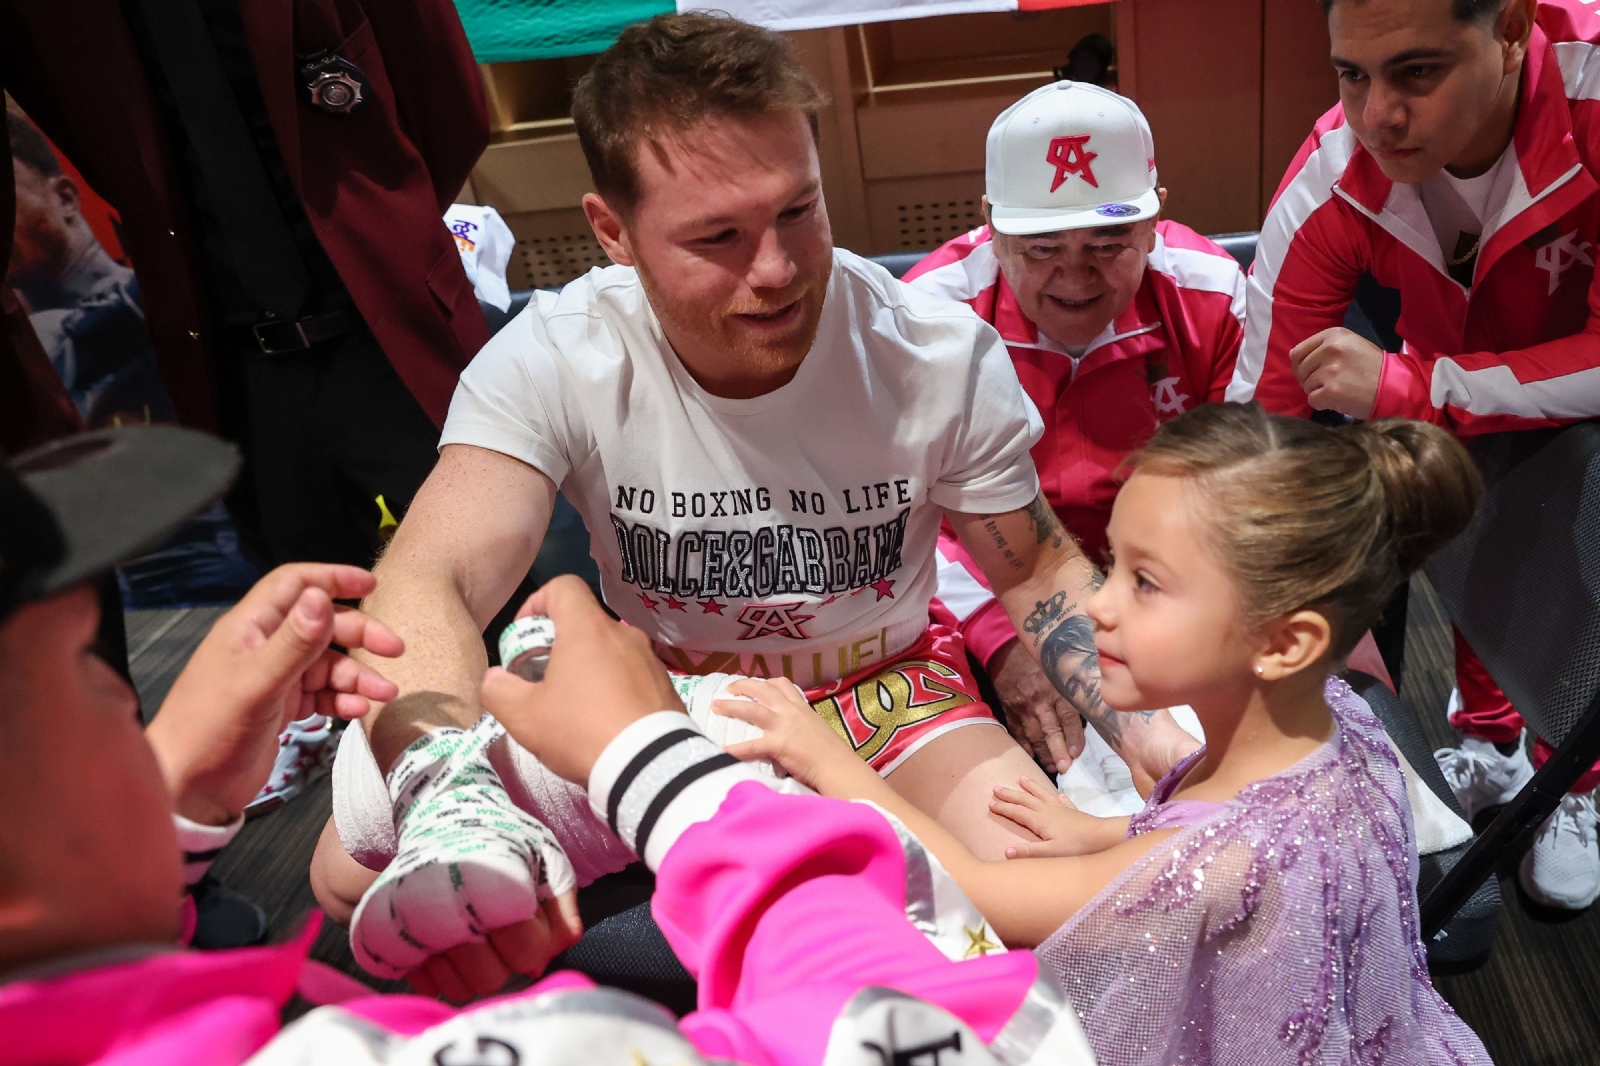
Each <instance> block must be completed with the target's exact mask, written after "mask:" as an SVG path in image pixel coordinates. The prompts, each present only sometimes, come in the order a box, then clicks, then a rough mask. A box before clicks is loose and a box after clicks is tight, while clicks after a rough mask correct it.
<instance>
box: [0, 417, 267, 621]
mask: <svg viewBox="0 0 1600 1066" xmlns="http://www.w3.org/2000/svg"><path fill="white" fill-rule="evenodd" d="M238 469H239V453H238V450H237V449H236V448H234V446H233V445H231V444H225V443H223V442H222V441H220V440H217V439H216V438H215V437H211V436H207V435H206V434H204V433H199V432H196V431H195V430H192V429H180V428H179V427H177V426H126V427H122V428H119V429H102V430H96V431H94V432H92V433H82V434H79V435H78V436H74V437H67V438H65V439H63V440H59V441H55V442H53V443H50V444H46V445H44V446H43V447H40V448H35V449H33V450H32V451H28V452H24V453H23V454H21V455H19V456H17V457H16V458H15V459H13V460H11V462H10V463H9V464H7V463H0V623H3V622H4V621H5V620H6V619H7V618H9V617H10V616H11V613H12V612H13V611H15V610H16V609H17V608H18V607H20V606H21V605H22V604H24V603H27V602H28V601H30V600H37V599H42V598H44V597H46V596H50V595H52V594H54V593H57V592H60V591H61V590H63V589H66V588H70V587H71V586H73V585H76V584H78V583H79V582H81V581H84V580H87V579H88V578H91V577H94V576H95V575H96V574H100V573H103V572H105V571H107V570H109V569H111V568H112V567H114V566H116V565H117V564H118V563H122V562H126V561H127V560H129V559H132V558H135V557H136V556H138V555H140V554H142V553H144V552H146V551H148V550H150V549H151V548H154V547H155V546H156V545H158V544H160V543H161V541H162V540H163V539H164V538H165V537H166V536H167V535H168V534H170V533H171V532H172V531H173V530H175V529H177V528H178V526H179V525H181V524H182V523H183V520H184V519H186V518H188V517H189V516H190V515H192V514H194V513H196V512H197V511H200V510H202V509H203V508H205V507H206V506H207V505H208V504H210V503H211V502H212V501H213V500H216V499H218V498H219V497H220V496H221V495H222V494H223V493H224V492H226V491H228V486H229V485H231V484H232V483H233V478H234V474H235V473H237V472H238Z"/></svg>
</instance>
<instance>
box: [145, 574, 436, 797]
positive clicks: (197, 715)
mask: <svg viewBox="0 0 1600 1066" xmlns="http://www.w3.org/2000/svg"><path fill="white" fill-rule="evenodd" d="M374 583H375V582H374V579H373V577H372V575H371V574H370V573H368V572H367V571H365V570H362V569H360V568H359V567H354V566H335V565H329V564H321V563H293V564H290V565H288V566H280V567H279V568H278V569H276V570H274V571H272V573H270V574H268V575H267V576H266V577H264V578H262V579H261V580H260V581H258V582H256V584H255V586H254V587H253V588H251V590H250V591H249V592H247V593H246V594H245V597H244V599H242V600H241V601H239V603H238V604H237V605H235V606H234V608H233V609H232V610H230V611H229V612H228V613H227V614H225V615H223V616H222V617H221V618H219V619H218V620H217V622H216V624H215V625H214V626H212V627H211V632H210V633H208V634H206V638H205V639H204V640H203V641H201V642H200V646H199V647H198V648H197V649H195V653H194V655H193V657H192V658H190V660H189V664H188V665H187V666H186V667H184V670H183V673H182V674H180V675H179V676H178V680H177V681H176V682H174V684H173V686H172V691H171V692H170V693H168V695H167V698H166V701H165V702H164V703H162V705H161V710H160V712H159V713H158V714H157V715H156V717H155V720H154V721H152V722H151V723H150V728H149V729H148V730H146V731H145V736H146V738H147V739H148V741H149V742H150V746H151V747H152V748H154V749H155V753H156V758H157V760H158V761H159V762H160V764H161V769H162V772H163V773H164V774H165V776H166V779H167V785H168V787H169V788H170V789H171V790H172V795H173V802H174V806H175V809H176V810H177V811H178V813H179V814H182V815H184V816H185V817H187V818H190V819H192V820H194V821H197V822H202V823H209V824H212V825H221V824H225V823H226V822H229V821H232V820H233V818H235V817H237V816H238V814H239V812H240V811H242V810H243V809H244V807H245V804H247V803H249V802H250V800H251V799H252V798H254V797H255V795H256V793H257V792H259V791H260V790H261V786H262V785H264V784H266V781H267V776H268V775H269V774H270V773H271V772H272V761H273V759H274V757H275V756H276V755H277V751H278V734H280V733H281V732H283V729H284V727H285V726H287V725H288V724H289V723H290V722H292V721H294V720H295V719H298V718H304V717H306V716H307V715H310V714H326V715H329V716H338V717H341V718H358V717H360V716H361V715H364V714H366V713H367V709H368V703H367V701H368V700H377V701H379V702H382V701H384V700H391V699H394V698H395V697H396V696H397V695H399V689H398V688H396V686H395V685H394V683H393V682H391V681H389V680H388V679H387V678H385V677H384V676H383V675H382V674H380V673H378V672H377V671H376V670H374V669H372V667H370V666H365V665H363V664H361V663H358V662H356V661H355V660H354V659H351V658H348V657H347V656H346V655H345V654H344V653H343V652H341V651H338V650H335V649H334V648H333V647H332V646H331V645H333V644H339V645H342V646H343V647H345V648H352V649H353V648H360V649H362V650H364V651H367V652H370V653H371V654H373V655H379V656H384V657H393V656H396V655H399V654H400V653H401V652H402V651H403V650H404V644H403V643H402V642H401V640H400V638H399V637H397V636H395V635H394V633H392V632H390V631H389V629H388V628H387V627H386V626H384V625H383V624H382V623H380V622H377V621H374V620H373V619H371V618H368V617H367V616H366V615H364V614H362V613H361V612H360V611H357V610H353V609H351V608H347V607H338V606H335V604H334V602H333V601H334V600H336V599H356V598H359V597H361V596H365V595H366V594H367V593H369V592H371V591H372V589H373V586H374Z"/></svg>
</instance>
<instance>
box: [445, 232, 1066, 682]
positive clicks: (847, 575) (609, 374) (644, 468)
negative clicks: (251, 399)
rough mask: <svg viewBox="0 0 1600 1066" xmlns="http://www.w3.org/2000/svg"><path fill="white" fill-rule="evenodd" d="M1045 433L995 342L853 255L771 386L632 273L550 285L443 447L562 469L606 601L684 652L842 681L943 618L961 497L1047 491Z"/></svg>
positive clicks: (473, 372) (454, 417) (555, 475)
mask: <svg viewBox="0 0 1600 1066" xmlns="http://www.w3.org/2000/svg"><path fill="white" fill-rule="evenodd" d="M1043 431H1044V426H1043V423H1042V422H1041V421H1040V419H1039V415H1038V412H1037V411H1035V410H1034V407H1033V404H1032V403H1031V402H1030V401H1029V400H1028V397H1027V394H1026V393H1024V392H1023V390H1022V386H1021V384H1020V383H1019V382H1018V381H1017V375H1016V371H1015V369H1013V367H1012V364H1011V357H1010V355H1009V354H1007V352H1006V348H1005V344H1004V343H1003V342H1002V341H1001V340H1000V335H999V334H998V333H996V332H995V331H994V329H993V328H992V327H991V326H989V325H988V324H987V323H985V322H983V321H981V320H980V319H979V318H978V317H977V316H976V315H974V314H973V313H972V312H971V310H970V309H968V308H967V307H966V306H965V305H962V304H958V303H950V302H947V301H944V300H940V299H938V298H936V297H933V296H929V295H927V294H925V293H922V292H918V291H916V290H914V289H912V288H910V287H909V286H906V285H903V284H901V283H900V282H898V281H896V280H894V278H893V277H891V276H890V275H889V273H888V272H887V271H885V270H883V269H882V268H881V267H878V266H876V265H875V264H872V263H869V262H867V261H865V260H863V259H861V258H859V257H857V256H855V255H852V254H850V253H849V252H845V251H836V252H835V253H834V264H833V273H832V276H831V278H830V280H829V282H828V291H827V296H826V299H825V301H824V303H823V310H822V318H821V323H820V326H819V329H818V332H817V339H816V342H815V343H814V344H813V345H812V348H811V352H810V353H809V354H808V355H807V356H806V358H805V360H804V361H803V362H802V363H801V364H800V369H799V371H798V372H797V373H796V374H795V376H794V379H793V380H791V381H790V382H789V383H788V384H786V385H784V386H783V387H782V388H779V389H775V390H774V391H772V392H769V393H767V394H765V395H763V396H758V397H755V398H753V399H744V400H730V399H723V398H720V397H717V396H712V395H711V394H709V393H707V392H706V391H705V390H704V389H702V388H700V386H699V385H698V384H696V383H695V381H694V379H693V378H691V377H690V376H689V374H688V372H687V371H685V370H684V368H683V365H682V363H680V362H679V361H678V357H677V355H676V354H675V353H674V352H673V351H672V348H671V346H670V345H669V344H668V343H667V341H666V338H665V336H664V335H663V334H662V331H661V326H660V323H659V321H658V320H657V318H656V316H655V313H654V311H652V310H651V308H650V305H649V302H648V301H647V300H646V298H645V294H644V290H643V288H642V287H641V286H640V284H639V280H638V276H637V274H636V273H635V271H634V270H632V269H631V268H627V267H608V268H606V269H604V270H593V271H590V272H589V274H588V275H587V276H585V277H583V278H580V279H578V280H577V281H574V282H572V283H571V284H570V285H568V286H567V287H566V288H565V289H563V290H562V291H561V292H560V293H546V292H541V293H538V294H537V298H536V299H535V300H534V301H533V302H531V303H530V304H529V306H528V308H527V310H526V311H524V312H523V313H522V314H520V315H518V316H517V317H516V318H515V319H514V320H512V321H511V322H510V323H509V324H508V325H506V326H505V328H504V329H502V330H501V331H500V332H499V333H498V334H496V335H495V337H494V339H493V340H491V341H490V342H489V343H488V344H487V345H486V346H485V347H484V349H483V350H482V351H481V352H479V353H478V355H477V357H476V358H475V359H474V360H473V361H472V364H471V365H470V366H468V367H467V369H466V371H465V372H463V373H462V375H461V382H460V384H459V385H458V386H457V388H456V392H455V397H454V399H452V401H451V404H450V416H449V418H448V419H447V420H446V422H445V427H444V434H443V437H442V438H441V440H440V446H441V447H442V446H443V445H446V444H473V445H477V446H478V447H481V448H489V449H492V450H494V451H498V452H503V453H504V454H506V455H510V456H513V457H515V458H517V459H521V460H522V461H523V462H526V463H528V464H530V465H532V466H534V467H536V468H538V469H539V470H542V471H543V472H544V473H545V474H547V475H548V476H549V477H550V478H551V480H553V481H555V482H556V484H557V485H559V486H560V487H561V490H562V492H563V493H565V494H566V496H567V498H568V499H570V500H571V501H572V502H573V504H574V505H575V506H576V507H577V508H578V510H579V511H580V512H581V513H582V514H583V517H584V521H585V522H586V523H587V524H588V527H589V535H590V551H591V553H592V554H593V555H594V558H595V560H596V562H597V563H598V564H599V568H600V581H601V586H602V589H603V591H604V593H605V598H606V602H607V603H608V604H609V605H610V607H611V609H612V610H614V611H616V612H617V614H618V615H620V616H621V617H622V618H623V619H625V620H626V621H627V622H628V623H629V624H631V625H636V626H638V627H640V628H641V629H643V630H645V631H646V632H648V633H649V634H650V635H651V637H652V638H654V640H655V641H656V643H657V651H658V653H660V654H661V656H662V658H663V659H664V660H665V661H666V663H667V664H668V665H669V666H672V667H675V668H678V669H683V670H688V671H691V672H696V673H702V672H708V671H711V670H722V671H726V672H729V673H745V674H755V675H758V676H777V675H779V674H784V675H786V676H789V677H791V678H793V679H794V680H795V681H796V682H797V683H799V684H800V685H801V686H802V687H810V686H814V685H818V684H824V683H826V682H828V681H831V680H835V679H837V678H839V677H842V676H845V675H848V674H851V673H854V672H855V671H856V670H858V669H861V668H862V667H863V666H864V665H870V664H871V663H872V662H874V661H884V660H885V659H889V658H892V657H894V656H895V655H897V654H898V653H899V652H900V651H902V650H903V649H904V648H906V647H907V646H909V645H910V644H911V643H913V642H914V641H915V640H916V638H917V637H918V636H919V635H920V634H921V632H922V631H923V629H924V628H926V626H927V622H928V600H929V599H930V597H932V596H933V595H934V591H935V585H936V580H935V559H934V546H935V543H936V541H937V538H938V531H939V523H940V520H941V518H942V514H943V510H942V509H949V510H952V511H965V512H973V513H1001V512H1005V511H1012V510H1016V509H1017V508H1020V507H1023V506H1025V505H1027V504H1028V503H1029V502H1030V501H1031V500H1032V499H1033V497H1034V495H1035V494H1036V493H1037V492H1038V491H1039V479H1038V475H1037V474H1036V473H1035V472H1034V468H1033V461H1032V459H1031V458H1030V456H1029V454H1028V449H1029V448H1030V447H1032V445H1033V443H1034V442H1035V441H1036V440H1037V439H1038V438H1039V437H1040V435H1041V434H1042V433H1043Z"/></svg>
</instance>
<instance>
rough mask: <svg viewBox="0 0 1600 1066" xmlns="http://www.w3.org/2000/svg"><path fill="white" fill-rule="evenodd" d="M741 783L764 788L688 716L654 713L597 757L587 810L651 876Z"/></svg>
mask: <svg viewBox="0 0 1600 1066" xmlns="http://www.w3.org/2000/svg"><path fill="white" fill-rule="evenodd" d="M741 781H759V782H760V783H762V784H763V785H768V784H769V782H768V781H767V780H766V778H764V777H763V776H762V775H761V773H760V772H758V771H757V770H756V769H755V767H753V766H749V765H747V764H745V763H742V762H740V761H739V760H738V759H735V758H734V757H733V756H732V755H729V754H728V753H727V752H725V751H723V750H722V749H721V748H719V747H717V746H716V745H715V744H713V743H712V742H711V741H710V740H707V739H706V737H705V734H703V733H701V732H700V730H699V729H698V728H697V727H696V726H695V724H694V722H693V721H692V720H691V719H690V718H689V716H688V715H686V714H684V713H682V712H681V711H658V712H656V713H655V714H652V715H649V716H647V717H645V718H641V719H639V721H637V722H635V723H633V724H632V725H630V726H629V727H628V728H627V729H624V730H623V731H622V732H621V733H619V734H617V736H616V738H615V739H613V740H612V741H611V743H610V744H608V745H607V746H606V750H605V751H603V752H601V753H600V758H599V759H597V760H595V764H594V769H593V770H591V771H590V772H589V806H590V807H591V808H592V809H593V810H594V813H595V814H596V815H597V816H598V817H600V818H604V819H605V821H606V824H607V825H608V826H610V827H611V831H612V832H613V833H615V834H616V835H617V837H618V838H619V839H621V840H622V842H623V843H624V844H626V845H628V847H630V848H632V849H633V852H634V854H635V855H638V856H639V857H640V858H641V859H643V860H644V861H645V864H646V865H648V866H649V867H650V869H652V870H655V869H657V868H659V867H660V865H661V860H662V859H664V858H666V855H667V852H668V851H669V850H671V848H672V845H673V844H675V843H677V840H678V838H679V837H680V836H682V835H683V833H684V831H685V830H686V829H688V828H689V827H690V826H691V825H694V824H695V823H696V822H703V821H706V820H707V819H709V818H710V817H711V816H712V815H714V814H716V813H717V809H718V808H719V807H721V806H722V801H723V800H724V799H726V798H727V796H728V792H729V790H731V789H732V788H733V786H734V785H737V784H738V783H739V782H741Z"/></svg>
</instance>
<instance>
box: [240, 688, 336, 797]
mask: <svg viewBox="0 0 1600 1066" xmlns="http://www.w3.org/2000/svg"><path fill="white" fill-rule="evenodd" d="M338 750H339V737H338V734H337V733H335V732H334V728H333V722H332V721H331V720H330V719H329V718H328V717H327V716H326V715H321V714H313V715H311V716H310V717H308V718H302V719H300V720H299V721H296V722H290V723H289V728H287V729H285V730H284V731H283V733H282V735H280V736H279V737H278V755H277V758H275V759H274V760H273V762H272V774H271V776H269V777H268V778H267V783H266V784H265V785H263V786H262V788H261V791H260V792H258V793H256V798H255V799H253V800H251V801H250V803H249V805H248V806H246V807H245V809H244V814H245V817H246V818H254V817H255V816H256V815H258V814H266V813H267V812H268V811H275V810H277V809H278V808H279V807H282V806H283V805H284V804H285V803H288V802H289V801H290V800H292V799H294V798H295V797H296V796H298V795H299V794H300V793H301V792H303V791H304V790H305V787H306V786H307V785H309V784H311V783H312V782H314V781H317V780H318V779H320V778H321V777H322V775H324V774H326V773H327V772H328V771H329V770H331V769H332V768H333V756H334V753H335V752H337V751H338Z"/></svg>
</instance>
